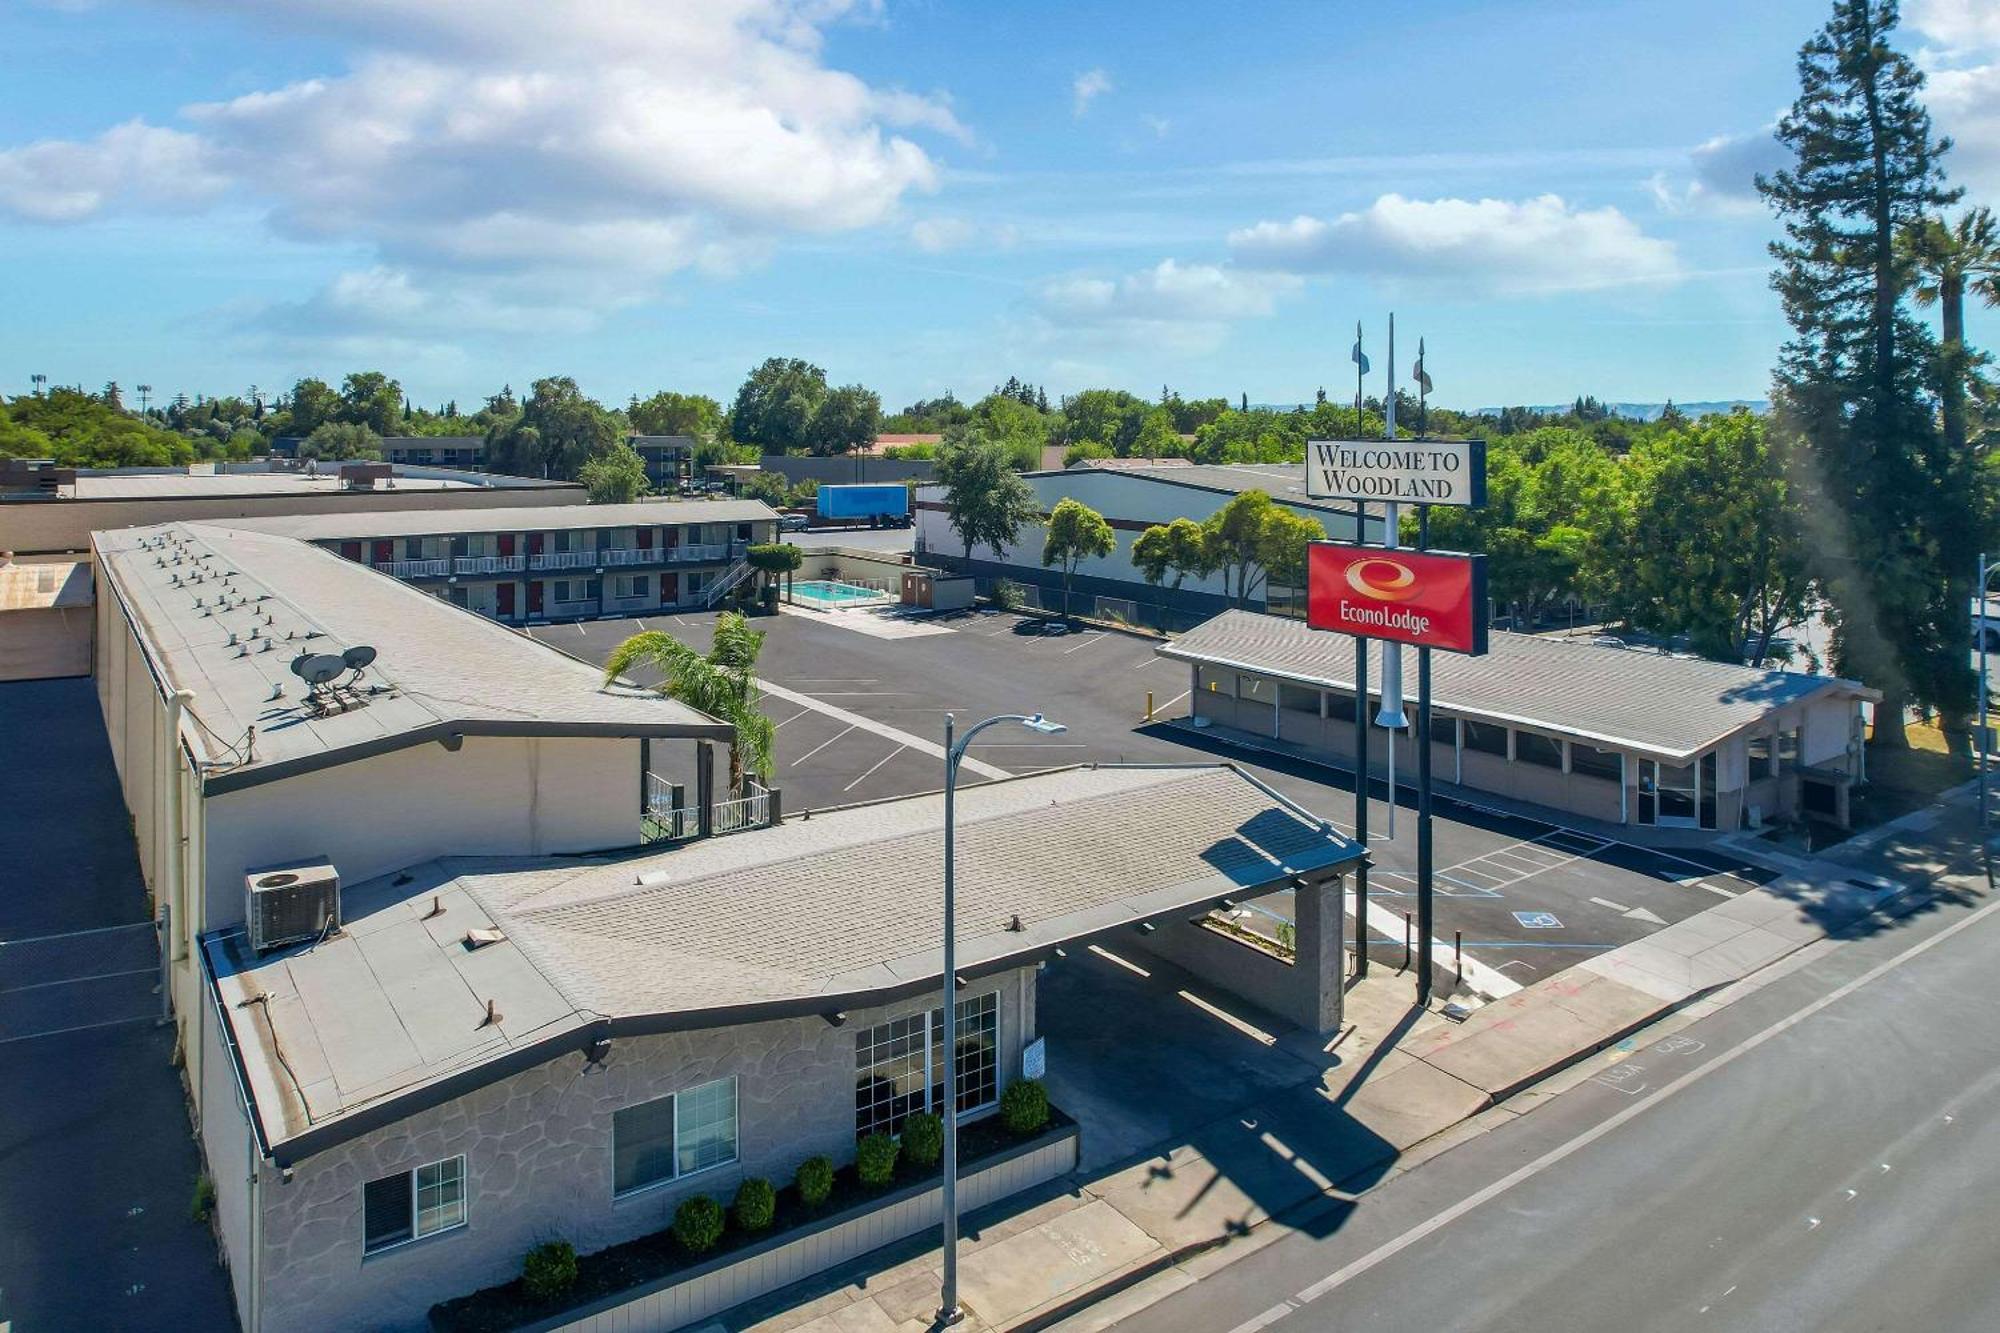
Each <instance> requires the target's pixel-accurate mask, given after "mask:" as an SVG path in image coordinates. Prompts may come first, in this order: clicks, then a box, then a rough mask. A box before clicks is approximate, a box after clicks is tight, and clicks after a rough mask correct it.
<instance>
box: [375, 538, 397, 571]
mask: <svg viewBox="0 0 2000 1333" xmlns="http://www.w3.org/2000/svg"><path fill="white" fill-rule="evenodd" d="M395 558H396V543H394V542H376V543H375V563H376V564H378V565H386V564H388V563H389V562H390V561H391V560H394V559H395Z"/></svg>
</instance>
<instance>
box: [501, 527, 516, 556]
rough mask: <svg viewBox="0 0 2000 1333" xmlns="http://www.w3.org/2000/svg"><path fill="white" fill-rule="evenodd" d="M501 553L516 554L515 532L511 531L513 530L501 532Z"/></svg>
mask: <svg viewBox="0 0 2000 1333" xmlns="http://www.w3.org/2000/svg"><path fill="white" fill-rule="evenodd" d="M500 554H501V555H512V554H514V534H513V533H511V532H503V533H501V534H500Z"/></svg>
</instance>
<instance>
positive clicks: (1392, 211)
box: [1229, 194, 1680, 295]
mask: <svg viewBox="0 0 2000 1333" xmlns="http://www.w3.org/2000/svg"><path fill="white" fill-rule="evenodd" d="M1229 246H1230V250H1231V253H1232V254H1233V255H1234V256H1235V257H1236V259H1237V261H1238V262H1239V263H1241V264H1244V265H1247V266H1249V267H1253V268H1260V269H1267V270H1272V271H1276V272H1284V273H1336V272H1343V273H1362V274H1369V275H1374V276H1380V277H1385V278H1392V279H1394V278H1404V279H1416V280H1422V281H1436V282H1446V283H1450V284H1452V285H1454V286H1456V287H1460V288H1467V289H1472V290H1477V291H1483V292H1491V293H1497V294H1516V295H1518V294H1524V293H1537V292H1557V291H1577V290H1587V289H1591V288H1597V287H1608V286H1616V285H1620V284H1623V283H1631V282H1660V281H1667V280H1671V279H1673V278H1675V277H1676V276H1678V274H1679V272H1680V265H1679V261H1678V259H1677V258H1676V256H1675V252H1674V247H1673V244H1672V243H1671V242H1669V241H1664V240H1660V239H1658V238H1656V237H1651V236H1648V235H1646V234H1645V233H1644V232H1643V231H1641V230H1640V229H1639V227H1638V225H1637V224H1636V223H1634V222H1633V221H1632V220H1631V219H1630V218H1628V217H1626V216H1625V215H1624V214H1623V213H1621V212H1619V211H1618V210H1617V209H1615V208H1597V209H1581V208H1576V207H1573V206H1572V205H1570V204H1568V203H1566V202H1564V200H1563V199H1561V198H1560V197H1559V196H1557V195H1553V194H1545V195H1541V196H1539V197H1537V198H1533V199H1525V200H1521V201H1519V202H1515V201H1511V200H1505V199H1479V200H1470V199H1435V200H1421V199H1405V198H1404V197H1403V196H1401V195H1399V194H1385V195H1383V196H1382V197H1381V198H1379V199H1377V200H1376V201H1375V202H1374V203H1372V204H1370V205H1369V206H1368V207H1367V208H1365V209H1362V210H1361V211H1359V212H1355V213H1344V214H1342V215H1341V216H1340V217H1338V218H1335V219H1333V220H1332V221H1330V222H1329V221H1325V220H1323V219H1320V218H1315V217H1307V216H1300V217H1295V218H1293V219H1292V220H1290V221H1289V222H1260V223H1258V224H1257V225H1256V226H1254V227H1247V228H1244V229H1243V230H1240V231H1235V232H1232V233H1230V236H1229Z"/></svg>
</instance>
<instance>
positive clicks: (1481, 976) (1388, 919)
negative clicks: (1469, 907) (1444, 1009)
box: [1340, 891, 1521, 1000]
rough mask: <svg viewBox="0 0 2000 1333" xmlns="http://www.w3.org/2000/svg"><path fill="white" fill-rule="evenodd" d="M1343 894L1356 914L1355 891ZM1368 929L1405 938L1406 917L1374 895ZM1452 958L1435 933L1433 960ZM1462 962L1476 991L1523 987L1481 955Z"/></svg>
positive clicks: (1487, 993)
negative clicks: (1483, 960) (1404, 918)
mask: <svg viewBox="0 0 2000 1333" xmlns="http://www.w3.org/2000/svg"><path fill="white" fill-rule="evenodd" d="M1340 896H1341V901H1342V904H1343V908H1344V910H1345V912H1346V914H1347V915H1348V916H1353V915H1354V894H1353V892H1352V891H1346V892H1343V893H1342V894H1341V895H1340ZM1368 929H1370V930H1372V931H1374V932H1376V933H1377V934H1379V935H1386V936H1388V937H1389V938H1390V939H1392V940H1400V939H1402V938H1403V931H1404V925H1403V918H1402V917H1401V915H1399V914H1398V913H1397V912H1396V911H1395V910H1394V909H1392V908H1388V907H1384V906H1383V905H1382V904H1381V903H1378V902H1376V901H1375V900H1374V899H1373V898H1370V899H1369V900H1368ZM1450 957H1451V949H1450V948H1449V946H1448V945H1447V944H1446V942H1445V941H1443V940H1441V939H1439V938H1438V937H1437V936H1435V935H1433V936H1431V960H1432V962H1433V963H1438V962H1442V961H1443V960H1445V959H1448V958H1450ZM1459 961H1460V962H1462V963H1463V964H1464V966H1465V984H1466V985H1468V986H1470V987H1472V989H1473V990H1474V991H1475V992H1477V993H1478V994H1479V995H1481V996H1483V997H1484V998H1486V999H1489V1000H1504V999H1505V998H1507V997H1508V996H1509V995H1512V994H1513V993H1514V992H1515V991H1517V990H1519V989H1521V983H1520V982H1518V981H1516V980H1514V978H1512V977H1510V976H1508V975H1506V974H1505V973H1504V972H1500V971H1498V970H1497V969H1494V968H1491V967H1488V966H1487V965H1486V964H1484V963H1482V962H1480V961H1479V960H1478V959H1477V958H1472V957H1462V958H1461V959H1460V960H1459Z"/></svg>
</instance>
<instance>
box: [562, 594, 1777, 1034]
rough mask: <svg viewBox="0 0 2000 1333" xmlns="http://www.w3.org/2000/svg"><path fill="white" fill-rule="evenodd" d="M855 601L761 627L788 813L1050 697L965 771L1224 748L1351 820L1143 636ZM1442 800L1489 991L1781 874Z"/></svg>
mask: <svg viewBox="0 0 2000 1333" xmlns="http://www.w3.org/2000/svg"><path fill="white" fill-rule="evenodd" d="M853 614H854V613H843V614H839V615H817V614H813V613H797V614H792V613H787V614H784V615H780V616H778V617H775V618H768V619H764V620H761V621H759V622H758V625H759V627H760V628H763V629H765V630H766V631H768V637H767V639H766V642H765V647H764V654H763V658H762V660H761V661H760V663H759V667H758V671H759V675H760V677H761V678H762V679H763V680H764V681H765V682H766V685H767V692H766V699H765V704H766V712H768V713H769V715H770V716H771V717H772V719H773V720H774V721H775V722H776V724H777V747H776V771H775V773H774V777H773V785H775V786H777V787H779V788H780V789H781V790H782V791H783V793H784V798H785V808H786V809H787V810H788V811H798V810H802V809H819V808H824V807H827V806H832V805H845V804H851V803H853V802H856V801H868V800H880V799H883V798H885V797H891V796H900V795H906V794H909V793H912V792H919V791H930V790H935V789H936V788H937V787H939V786H940V785H941V784H942V781H943V772H942V759H941V755H942V746H941V742H942V738H943V718H944V714H945V713H946V712H952V713H955V714H956V715H957V717H958V720H959V722H960V724H961V725H964V724H968V723H971V722H974V721H977V720H979V719H981V718H985V717H988V716H991V715H992V714H995V713H1009V712H1036V711H1040V712H1043V713H1046V714H1047V715H1048V716H1049V717H1051V718H1053V719H1055V720H1057V721H1059V722H1062V723H1064V724H1065V725H1066V726H1067V727H1068V730H1067V731H1066V732H1065V733H1063V734H1061V735H1057V736H1038V735H1033V734H1031V733H1028V732H1025V731H1022V730H1019V729H1017V728H1009V727H995V728H992V729H991V730H989V731H987V732H985V733H982V735H981V736H980V737H979V738H978V740H976V741H975V742H974V744H973V746H972V749H971V751H970V753H969V756H968V763H967V766H966V768H965V769H964V770H963V771H962V772H961V775H960V776H961V781H965V782H973V781H980V780H984V778H986V777H991V776H995V775H997V774H999V773H1002V772H1006V773H1018V772H1026V771H1030V770H1034V769H1038V768H1048V767H1053V766H1056V765H1062V764H1072V763H1082V762H1087V761H1092V760H1111V761H1128V762H1156V763H1157V762H1187V761H1213V760H1215V759H1219V758H1220V759H1228V760H1230V761H1232V762H1235V763H1237V764H1239V765H1240V766H1242V767H1243V768H1245V769H1246V770H1247V771H1249V772H1252V773H1254V774H1255V775H1256V776H1257V777H1259V778H1260V779H1262V780H1263V781H1265V782H1267V783H1269V784H1270V785H1271V786H1273V787H1274V788H1276V789H1277V790H1279V791H1282V792H1283V793H1284V794H1285V795H1287V796H1289V797H1290V798H1292V799H1293V800H1295V801H1297V802H1298V803H1299V804H1301V805H1302V806H1304V807H1306V808H1307V809H1309V810H1311V811H1313V812H1314V813H1316V814H1319V815H1321V816H1323V817H1325V818H1327V819H1329V820H1330V821H1332V822H1333V823H1334V824H1335V825H1336V826H1338V827H1339V828H1341V829H1343V830H1345V831H1351V830H1352V827H1353V824H1352V821H1353V813H1354V795H1353V791H1352V779H1351V777H1350V776H1349V775H1347V774H1345V773H1341V772H1338V771H1337V770H1334V769H1331V768H1326V767H1321V766H1318V765H1313V764H1307V763H1301V762H1296V761H1293V760H1289V759H1285V758H1282V757H1278V756H1273V755H1269V754H1266V753H1263V752H1261V751H1256V750H1252V749H1245V748H1238V747H1236V746H1234V745H1232V744H1230V743H1229V742H1228V741H1226V740H1224V739H1222V738H1219V737H1215V736H1212V735H1207V734H1201V733H1196V732H1194V731H1192V730H1191V729H1188V728H1185V727H1181V726H1176V725H1174V724H1173V722H1174V719H1177V718H1185V717H1186V715H1187V691H1188V688H1189V679H1188V672H1187V669H1186V668H1185V667H1184V666H1182V665H1180V664H1177V663H1172V662H1168V661H1165V660H1162V659H1160V658H1158V657H1156V656H1155V655H1154V653H1153V641H1152V640H1149V639H1145V638H1141V637H1138V636H1133V635H1125V634H1118V633H1110V632H1102V631H1097V630H1082V631H1080V632H1077V633H1073V634H1064V635H1060V636H1049V635H1046V634H1043V633H1042V632H1040V631H1041V628H1042V622H1040V621H1038V620H1035V619H1032V618H1028V617H1022V616H1017V615H1013V614H1008V613H997V612H978V613H967V614H963V615H959V616H956V617H952V618H949V619H946V620H942V621H939V622H935V623H933V624H929V625H927V626H926V628H928V629H930V630H931V631H932V632H927V633H923V634H920V635H918V636H915V637H882V629H881V628H880V627H879V626H871V627H870V628H871V631H872V632H866V633H864V632H857V631H856V630H854V629H851V628H847V627H845V625H846V624H847V623H854V622H852V621H848V620H847V619H846V617H848V616H851V615H853ZM712 622H713V616H710V615H695V616H667V617H649V618H647V619H645V620H643V621H631V620H620V621H593V622H585V623H581V624H574V625H550V626H543V627H540V628H537V629H536V630H534V631H533V633H534V634H535V635H536V637H538V638H541V639H543V640H545V641H547V642H549V643H551V644H554V645H555V646H557V647H560V648H562V649H563V650H565V651H567V652H570V653H573V654H575V655H577V656H579V657H584V658H588V659H590V660H593V661H601V660H602V659H603V658H604V657H605V656H606V655H607V654H608V653H609V652H610V650H611V648H612V647H613V646H614V645H615V644H617V643H618V642H620V641H621V640H622V639H624V638H625V637H626V636H627V635H629V634H632V633H635V632H637V631H638V630H639V629H641V628H645V629H661V630H666V631H667V632H669V633H671V634H673V635H674V636H675V637H677V638H680V639H682V640H684V641H685V642H687V643H689V644H691V645H693V646H695V647H697V648H704V649H705V648H706V647H707V645H708V638H709V627H710V625H711V624H712ZM1148 692H1150V693H1151V694H1152V696H1153V708H1154V719H1155V720H1154V722H1152V723H1151V724H1148V723H1147V722H1146V720H1145V713H1146V703H1147V694H1148ZM1406 776H1413V775H1406ZM1385 796H1386V790H1385V784H1383V783H1381V782H1379V781H1378V782H1376V783H1375V784H1374V797H1375V800H1376V806H1375V812H1374V815H1373V817H1372V820H1371V824H1372V827H1371V834H1372V836H1371V838H1370V850H1371V851H1372V852H1373V854H1374V862H1375V869H1374V871H1373V874H1372V876H1371V891H1370V899H1371V902H1370V910H1369V926H1370V935H1371V938H1372V939H1373V941H1374V943H1372V944H1371V946H1370V947H1371V952H1372V955H1373V957H1374V958H1375V960H1376V961H1377V962H1378V963H1379V964H1386V965H1387V966H1390V967H1395V966H1398V965H1400V964H1401V963H1402V961H1403V955H1404V943H1403V942H1404V934H1405V926H1404V913H1405V912H1411V911H1414V908H1415V901H1414V892H1415V872H1416V813H1415V810H1414V808H1413V804H1414V795H1413V792H1412V791H1411V790H1409V789H1408V788H1405V789H1404V790H1403V791H1402V793H1401V801H1402V806H1401V808H1400V809H1399V810H1398V812H1397V817H1396V830H1395V833H1396V836H1395V838H1394V839H1393V840H1391V839H1389V838H1388V837H1387V836H1385V835H1386V832H1387V823H1388V820H1387V810H1386V807H1385V806H1384V804H1383V800H1384V798H1385ZM1434 811H1435V813H1436V816H1437V818H1436V820H1435V824H1434V847H1435V854H1436V866H1437V895H1438V896H1437V904H1436V939H1437V940H1438V942H1439V945H1440V948H1439V952H1438V958H1439V962H1440V964H1441V965H1444V966H1446V967H1448V968H1449V967H1451V966H1452V965H1453V964H1454V963H1455V961H1456V960H1455V957H1454V954H1453V952H1452V946H1453V943H1454V936H1455V934H1456V935H1458V936H1460V937H1462V939H1463V942H1464V959H1465V970H1466V981H1467V983H1468V984H1469V985H1471V986H1473V988H1474V989H1476V990H1478V991H1480V992H1481V993H1483V994H1486V995H1488V996H1497V995H1500V994H1505V993H1507V992H1508V991H1510V990H1512V989H1515V988H1517V987H1518V986H1520V985H1525V984H1527V983H1529V982H1532V981H1534V980H1536V979H1537V978H1539V977H1542V976H1546V975H1548V974H1550V973H1552V972H1556V971H1559V970H1561V969H1562V968H1564V967H1567V966H1569V965H1570V964H1571V963H1574V962H1578V961H1581V960H1582V959H1583V958H1586V957H1589V956H1590V955H1591V954H1593V953H1597V952H1601V951H1604V950H1606V949H1611V948H1615V947H1617V946H1618V945H1620V944H1624V943H1628V942H1630V941H1632V940H1635V939H1639V938H1642V937H1643V936H1645V935H1647V934H1649V933H1650V932H1652V931H1654V930H1657V929H1659V928H1660V927H1661V926H1662V925H1665V924H1667V923H1668V922H1671V921H1677V920H1680V919H1681V918H1683V917H1687V916H1690V915H1692V914H1694V913H1695V912H1699V911H1702V910H1703V909H1705V908H1708V907H1712V906H1714V905H1715V904H1716V903H1717V902H1719V901H1721V900H1722V899H1723V898H1727V897H1733V896H1735V895H1736V894H1738V893H1741V892H1743V891H1745V890H1746V889H1748V888H1750V887H1752V886H1753V885H1755V884H1759V883H1763V882H1765V881H1766V880H1768V879H1770V878H1771V877H1772V872H1770V871H1768V870H1766V869H1764V868H1762V867H1759V866H1756V865H1754V864H1751V863H1749V862H1746V861H1745V860H1743V859H1742V858H1740V857H1737V856H1734V855H1733V854H1730V853H1726V852H1722V851H1707V850H1702V851H1680V852H1664V851H1655V850H1652V849H1649V848H1644V847H1639V846H1636V845H1632V844H1628V843H1624V842H1618V841H1612V840H1608V839H1606V838H1604V837H1600V836H1598V835H1596V834H1593V833H1587V832H1582V831H1579V830H1575V829H1569V828H1565V827H1563V826H1561V825H1559V824H1555V823H1550V822H1544V821H1540V820H1535V819H1528V818H1523V817H1521V816H1519V815H1515V814H1509V813H1503V812H1500V811H1497V810H1491V809H1486V808H1482V807H1479V806H1476V805H1469V804H1465V803H1461V802H1457V801H1451V800H1446V799H1443V798H1440V799H1438V800H1437V801H1436V802H1435V804H1434ZM1107 834H1108V835H1109V836H1115V830H1109V831H1107ZM1260 910H1264V911H1268V912H1271V913H1274V914H1276V915H1278V916H1284V915H1287V914H1289V912H1290V903H1289V901H1288V900H1287V899H1286V898H1284V897H1282V896H1280V897H1278V898H1275V899H1269V900H1266V901H1265V902H1263V903H1262V904H1260ZM1247 924H1252V925H1268V926H1272V927H1273V928H1275V923H1272V922H1262V923H1259V922H1251V923H1247Z"/></svg>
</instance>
